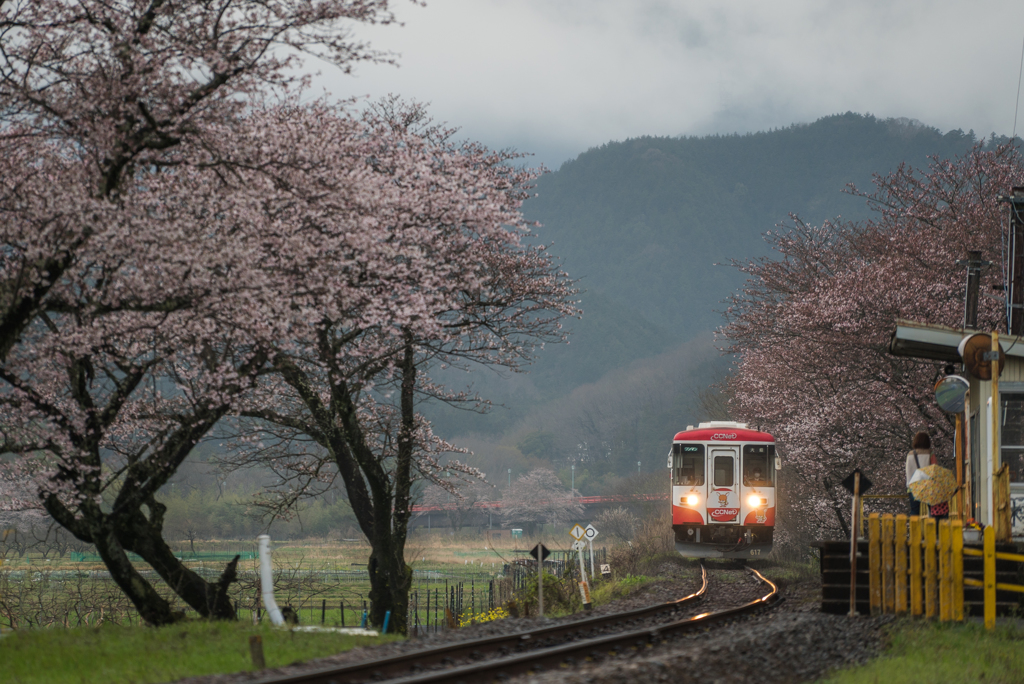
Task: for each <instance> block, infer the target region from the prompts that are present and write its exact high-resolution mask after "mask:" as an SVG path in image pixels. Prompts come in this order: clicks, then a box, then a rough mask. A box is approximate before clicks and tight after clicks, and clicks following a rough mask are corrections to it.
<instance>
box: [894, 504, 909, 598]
mask: <svg viewBox="0 0 1024 684" xmlns="http://www.w3.org/2000/svg"><path fill="white" fill-rule="evenodd" d="M893 544H894V545H895V547H896V548H895V556H896V558H895V567H894V568H893V575H894V576H895V579H896V592H895V596H894V600H895V612H896V614H897V615H902V614H904V613H906V612H907V516H905V515H902V514H900V515H897V516H896V534H895V536H894V538H893Z"/></svg>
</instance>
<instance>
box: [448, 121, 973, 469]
mask: <svg viewBox="0 0 1024 684" xmlns="http://www.w3.org/2000/svg"><path fill="white" fill-rule="evenodd" d="M975 143H976V139H975V136H974V132H973V131H971V132H968V133H965V132H963V131H959V130H956V131H950V132H948V133H942V132H940V131H938V130H937V129H934V128H929V127H927V126H925V125H923V124H921V123H919V122H912V121H908V120H905V119H903V120H893V119H889V120H881V119H877V118H874V117H872V116H864V115H859V114H850V113H848V114H843V115H837V116H831V117H826V118H824V119H820V120H818V121H816V122H814V123H812V124H797V125H793V126H791V127H788V128H784V129H780V130H774V131H766V132H761V133H754V134H748V135H713V136H706V137H675V138H673V137H641V138H634V139H629V140H626V141H622V142H609V143H607V144H604V145H602V146H600V147H595V148H592V149H590V151H588V152H586V153H584V154H582V155H580V156H579V157H578V158H577V159H574V160H571V161H569V162H566V163H565V164H563V165H562V167H561V168H560V169H558V170H557V171H554V172H552V173H549V174H547V175H545V176H543V177H542V178H541V179H540V181H539V182H538V186H537V189H536V193H537V197H536V198H534V199H531V200H529V201H528V202H527V203H526V205H525V213H526V215H527V217H528V218H529V219H531V220H536V221H539V222H540V223H541V224H543V225H542V227H540V228H539V229H538V234H539V237H540V239H541V240H542V241H543V242H546V243H554V247H553V252H554V253H555V254H558V255H559V256H560V257H561V258H562V261H563V265H564V267H565V269H566V270H567V271H568V272H569V273H570V274H571V275H572V276H573V277H577V279H580V286H581V288H582V289H583V290H584V293H583V295H582V297H581V298H582V300H583V309H584V311H585V313H584V317H583V319H582V320H573V322H571V326H572V328H573V335H572V337H571V342H570V344H569V345H557V346H555V347H549V348H547V349H545V350H544V352H543V353H542V355H541V358H540V360H539V361H538V362H537V364H536V365H535V366H534V367H532V368H531V369H530V373H529V374H528V375H526V376H512V377H498V376H495V375H494V374H486V373H484V374H473V375H472V376H467V381H468V379H469V378H473V386H474V388H475V389H478V390H480V391H481V392H482V393H483V394H484V395H486V396H488V397H489V398H493V399H494V400H495V401H496V402H499V403H503V404H504V407H503V408H499V409H496V410H495V411H494V412H493V413H492V414H490V415H488V416H476V415H473V414H467V413H465V412H450V411H439V412H436V419H437V423H436V428H437V431H438V432H439V433H440V434H444V435H445V436H453V437H459V436H460V435H462V436H465V435H468V434H475V435H476V437H475V438H474V440H473V444H474V451H476V452H477V454H478V458H479V459H480V462H479V463H480V465H481V467H484V469H485V470H488V471H492V472H494V471H497V470H499V469H501V470H502V471H504V470H505V469H506V466H508V465H509V463H511V461H510V460H512V461H514V458H515V457H518V453H523V455H524V457H525V456H530V457H537V456H539V454H537V453H530V454H526V452H531V445H532V444H534V443H536V442H537V439H538V438H539V437H538V435H557V438H551V439H548V440H547V441H545V442H544V443H546V444H548V445H549V447H548V448H547V450H546V452H545V454H544V456H545V457H546V458H549V459H551V460H553V461H559V460H561V462H562V463H564V462H565V461H564V460H565V459H572V458H575V459H578V460H580V459H584V460H589V461H591V463H593V462H594V459H595V458H597V457H595V456H594V454H595V452H601V450H603V452H602V453H603V455H604V457H605V460H606V461H607V462H608V464H609V465H610V464H611V463H615V464H617V465H615V466H612V468H613V469H614V470H621V469H622V470H624V472H626V471H625V469H627V468H629V467H630V464H632V467H635V466H636V462H637V461H641V462H643V463H644V464H645V466H644V470H647V464H649V465H650V467H651V468H652V469H653V468H655V467H657V466H656V465H655V464H657V465H660V460H662V458H660V457H662V456H663V455H662V453H660V452H662V446H663V445H664V443H665V442H666V439H668V438H670V437H671V433H672V431H673V430H674V429H676V428H677V427H680V426H682V427H685V425H686V423H687V422H693V421H697V420H700V419H705V420H707V419H708V416H707V415H705V414H707V409H700V408H698V407H697V405H696V401H695V395H696V393H697V392H698V391H699V390H700V389H701V388H703V387H707V385H708V384H710V383H712V382H714V381H715V380H717V379H719V378H721V377H722V375H723V374H724V372H725V370H726V368H727V359H722V358H721V357H716V354H715V352H714V350H713V349H711V337H712V331H713V330H714V329H715V328H717V327H718V326H719V325H721V323H722V318H721V310H722V308H723V307H724V304H723V303H722V301H723V300H724V299H725V297H727V296H728V295H729V294H730V293H731V292H733V291H734V290H736V289H737V288H739V287H740V286H741V285H742V279H741V277H740V275H739V273H738V272H737V271H736V269H735V268H732V267H731V266H730V265H729V262H730V260H732V259H736V260H740V261H742V260H746V259H750V258H752V257H756V256H762V255H765V254H766V253H767V249H766V244H765V242H764V240H763V239H762V234H763V233H764V232H765V231H767V230H770V229H773V228H774V226H776V225H777V224H779V223H781V222H785V221H787V220H788V216H790V214H791V213H794V214H798V215H799V216H800V217H801V218H802V219H804V220H805V221H808V222H811V223H818V222H820V221H822V220H823V219H826V218H836V217H842V218H843V219H847V220H862V219H865V218H867V217H868V216H869V210H868V208H867V206H866V204H865V202H864V200H863V199H861V198H859V197H855V196H853V195H851V194H849V193H847V191H845V190H846V189H847V187H848V184H849V183H854V184H855V185H857V186H858V187H861V188H863V189H870V188H871V179H872V174H877V173H878V174H884V173H887V172H888V171H890V170H892V169H894V168H896V167H897V166H898V165H899V164H901V163H906V164H909V165H911V166H914V167H920V168H924V167H925V166H927V163H928V157H929V156H938V157H954V156H957V155H962V154H964V153H965V152H966V151H967V149H968V148H970V147H971V146H972V145H973V144H975ZM655 357H656V358H657V359H660V361H664V362H666V364H667V372H666V373H665V374H664V377H663V378H662V379H660V380H659V379H658V377H657V374H656V373H652V372H651V362H654V361H655ZM642 359H649V362H643V360H642ZM687 364H693V365H694V366H693V367H692V368H690V367H688V366H687ZM670 369H671V370H670ZM609 374H611V375H609ZM633 376H636V377H640V376H643V378H644V382H646V383H647V384H648V385H650V390H651V391H650V392H649V393H648V394H647V395H646V396H645V398H644V399H643V401H639V400H633V401H632V403H630V408H629V410H623V409H622V407H623V401H622V400H621V397H620V396H618V394H621V393H622V392H623V391H624V388H625V387H630V388H634V385H635V383H631V378H632V377H633ZM602 378H606V380H605V381H603V382H602ZM683 378H685V383H684V384H683V385H677V384H673V383H674V382H678V381H680V380H681V379H683ZM631 391H633V389H631ZM581 397H586V401H584V400H583V399H582V398H581ZM585 404H586V405H585ZM641 404H642V405H641ZM597 407H600V410H598V409H596V408H597ZM615 407H618V408H620V409H617V410H615V409H614V408H615ZM596 415H600V416H601V420H602V421H603V423H604V425H602V427H601V428H600V429H599V430H598V431H599V432H602V434H603V436H600V437H598V436H597V434H596V433H595V429H594V428H593V425H594V424H593V422H592V419H593V417H594V416H596ZM639 425H642V426H644V427H643V429H642V430H640V432H642V433H643V434H642V435H641V436H636V437H633V436H629V435H635V434H637V428H636V426H639ZM588 426H590V427H588ZM483 435H485V436H483ZM481 438H482V439H484V440H485V441H484V442H480V441H478V440H479V439H481ZM529 438H532V441H525V442H524V441H523V440H524V439H529ZM595 439H596V440H597V441H600V442H602V443H603V446H602V447H600V448H595V445H594V443H593V442H594V440H595ZM585 442H586V445H585V446H581V444H584V443H585ZM487 444H490V445H492V447H488V446H487ZM498 444H503V445H504V446H503V447H502V448H500V450H498V448H497V445H498ZM513 444H519V445H520V446H521V448H518V450H515V451H513V452H511V453H510V452H509V451H506V450H508V447H510V446H511V445H513ZM496 450H497V451H496ZM588 450H589V455H587V454H585V453H587V452H588ZM517 452H518V453H517ZM499 453H501V454H505V456H504V457H502V458H497V456H496V454H499ZM507 461H508V462H509V463H506V462H507ZM499 462H501V463H499ZM606 469H607V467H602V468H600V469H599V470H602V471H605V470H606ZM577 474H578V477H579V475H580V469H579V468H578V471H577Z"/></svg>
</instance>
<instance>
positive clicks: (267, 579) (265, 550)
mask: <svg viewBox="0 0 1024 684" xmlns="http://www.w3.org/2000/svg"><path fill="white" fill-rule="evenodd" d="M256 543H257V544H259V548H260V587H261V588H262V589H263V607H264V608H266V609H267V614H268V615H270V621H271V622H272V623H273V624H275V625H283V624H284V616H282V615H281V609H280V608H278V607H277V601H275V600H274V577H273V575H272V574H271V572H270V536H269V535H266V534H261V535H260V536H258V537H256Z"/></svg>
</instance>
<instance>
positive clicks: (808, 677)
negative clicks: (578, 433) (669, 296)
mask: <svg viewBox="0 0 1024 684" xmlns="http://www.w3.org/2000/svg"><path fill="white" fill-rule="evenodd" d="M759 569H760V571H761V572H762V573H763V574H764V575H765V576H766V577H768V578H769V579H772V580H773V581H775V580H776V578H775V577H773V572H772V566H770V565H767V564H764V565H763V567H762V566H759ZM658 577H659V580H658V581H657V582H655V583H652V584H648V585H646V586H644V587H642V588H641V589H640V590H638V591H636V592H634V593H632V594H630V595H629V596H626V597H624V598H622V599H619V600H617V601H613V602H610V603H608V604H606V605H603V606H601V607H600V608H598V609H595V610H594V611H593V613H592V614H593V615H598V614H602V613H609V612H621V611H625V610H630V609H634V608H641V607H644V606H649V605H652V604H655V603H663V602H666V601H670V600H674V599H678V598H681V597H683V596H685V595H687V594H690V593H693V592H694V591H696V590H697V589H698V588H699V587H700V570H699V566H698V565H697V564H696V563H695V562H692V561H684V560H682V559H680V560H679V561H678V562H674V563H666V564H665V565H664V566H663V567H662V568H660V569H659V573H658ZM777 583H778V584H779V586H780V590H781V593H782V596H783V598H784V599H785V600H784V601H783V602H782V603H781V604H780V605H778V606H777V607H775V608H773V609H771V610H770V611H767V612H764V613H761V614H759V615H757V616H753V617H750V618H743V619H740V620H738V621H736V622H734V623H732V624H729V625H725V626H721V627H718V628H715V629H712V630H710V631H708V632H705V633H701V634H698V635H692V636H685V637H679V638H677V639H674V640H672V641H670V642H669V643H667V644H664V645H661V646H659V647H656V648H653V649H650V650H648V651H646V652H644V653H643V654H642V655H634V656H623V657H619V658H615V659H609V660H606V661H602V662H600V663H592V664H587V665H584V666H582V667H579V668H578V669H576V670H575V671H573V672H571V673H570V672H567V671H566V670H564V669H563V670H559V671H558V672H552V673H550V674H547V675H538V676H534V677H529V678H526V677H521V678H517V679H516V680H514V681H520V682H522V681H538V682H552V683H553V682H555V681H558V682H562V681H569V682H581V683H582V682H594V683H604V682H621V681H629V680H633V681H636V680H635V678H636V677H647V678H650V681H672V682H688V681H700V682H701V683H702V684H714V683H715V682H718V681H721V682H747V681H749V682H757V683H758V684H772V683H774V682H808V681H814V680H815V679H817V678H818V677H820V676H821V675H822V674H823V673H825V672H827V671H829V670H832V669H835V668H838V667H843V666H846V665H850V664H853V663H859V662H863V661H865V660H867V659H869V658H871V657H872V656H874V655H875V654H877V653H878V652H879V651H880V650H881V647H882V637H881V630H880V627H881V625H883V624H884V623H885V622H887V621H888V620H885V619H872V618H857V619H854V620H850V619H848V618H845V617H841V616H833V615H823V614H821V613H819V612H818V601H819V600H820V598H819V596H820V594H819V592H820V588H819V584H818V581H817V578H816V577H805V578H801V579H799V580H790V581H785V580H782V581H778V582H777ZM765 593H767V587H766V585H765V584H764V583H762V582H761V581H760V580H758V579H757V578H756V577H755V576H754V575H753V574H752V573H750V572H748V571H747V570H746V569H744V568H742V567H741V566H739V565H736V564H727V563H718V564H715V563H711V564H709V577H708V598H706V599H704V600H702V601H699V602H697V603H696V604H695V605H694V606H693V607H692V608H688V609H686V610H685V611H682V612H676V613H675V614H674V615H672V616H671V618H669V617H666V616H663V617H660V618H658V619H657V620H656V621H647V622H644V623H643V624H644V625H646V624H651V625H654V624H657V623H660V622H665V621H666V620H668V619H679V618H680V617H683V616H686V615H692V614H696V613H697V612H709V611H713V610H720V609H722V608H728V607H733V606H737V605H741V604H743V603H747V602H749V601H751V600H754V599H756V598H758V597H760V596H763V595H764V594H765ZM582 617H585V616H584V615H582V614H580V615H576V616H572V617H569V618H561V619H555V620H552V619H547V618H545V619H544V620H540V619H537V618H518V619H507V620H498V621H494V622H490V623H486V624H483V625H476V626H473V627H467V628H463V629H459V630H452V631H449V632H441V633H439V634H432V635H430V636H426V637H420V638H416V639H409V640H407V641H403V642H396V643H391V644H382V645H381V646H373V647H365V648H359V649H354V650H351V651H347V652H345V653H340V654H338V655H336V656H331V657H329V658H322V659H318V660H315V661H310V662H307V663H301V664H296V665H291V666H288V667H285V668H277V669H269V670H264V671H262V672H258V673H248V672H242V673H234V674H225V675H210V676H203V677H193V678H190V679H187V680H181V683H180V684H245V683H247V682H252V681H254V680H257V679H264V678H267V677H270V676H280V675H285V674H298V673H300V672H303V671H307V670H311V669H316V670H319V669H322V668H325V667H330V666H332V665H333V666H338V665H345V664H349V663H355V662H362V661H365V660H369V659H377V658H384V657H388V656H393V655H398V654H402V653H409V652H412V651H418V650H421V649H426V648H433V647H436V646H440V645H443V644H447V643H453V642H458V641H466V640H469V639H475V638H480V637H483V636H491V635H498V634H507V633H512V632H521V631H525V630H529V629H534V628H537V627H540V626H542V625H550V624H553V623H555V622H566V621H574V620H577V619H580V618H582ZM641 626H642V625H640V624H636V625H633V627H635V628H639V627H641Z"/></svg>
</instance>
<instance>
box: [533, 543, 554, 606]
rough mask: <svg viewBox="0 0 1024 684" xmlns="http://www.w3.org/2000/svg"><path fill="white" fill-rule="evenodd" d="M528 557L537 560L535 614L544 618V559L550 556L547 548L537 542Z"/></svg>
mask: <svg viewBox="0 0 1024 684" xmlns="http://www.w3.org/2000/svg"><path fill="white" fill-rule="evenodd" d="M530 555H531V556H533V557H534V558H536V559H537V613H538V614H539V615H540V616H541V617H544V559H545V558H547V557H548V556H550V555H551V552H550V551H548V547H546V546H544V544H542V543H540V542H537V545H536V546H534V547H533V548H532V549H530Z"/></svg>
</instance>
